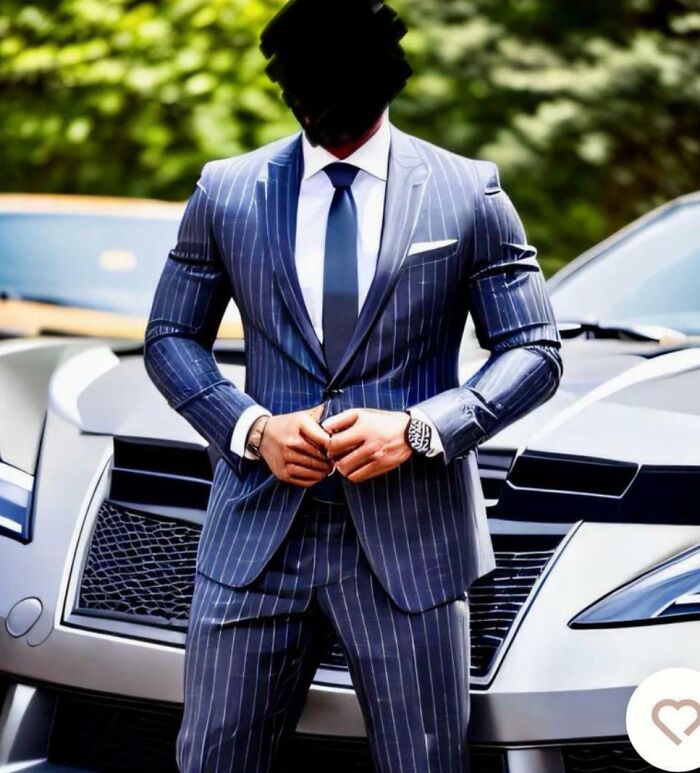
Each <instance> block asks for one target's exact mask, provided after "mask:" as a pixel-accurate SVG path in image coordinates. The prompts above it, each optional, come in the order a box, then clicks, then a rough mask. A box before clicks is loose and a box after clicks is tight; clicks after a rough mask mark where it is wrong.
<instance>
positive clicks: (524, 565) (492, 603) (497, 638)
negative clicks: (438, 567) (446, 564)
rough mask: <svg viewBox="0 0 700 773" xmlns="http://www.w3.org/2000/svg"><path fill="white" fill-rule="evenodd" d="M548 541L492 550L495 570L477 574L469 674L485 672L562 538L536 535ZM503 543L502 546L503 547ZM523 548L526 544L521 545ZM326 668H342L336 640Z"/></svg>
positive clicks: (514, 540) (473, 587)
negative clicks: (538, 547) (542, 544)
mask: <svg viewBox="0 0 700 773" xmlns="http://www.w3.org/2000/svg"><path fill="white" fill-rule="evenodd" d="M493 539H494V543H495V544H497V543H498V542H499V541H500V542H501V543H504V542H508V543H516V544H517V543H518V542H520V541H521V540H522V541H523V542H531V540H532V538H531V537H529V536H528V537H517V538H515V537H510V538H505V539H504V538H503V537H502V536H501V535H494V536H493ZM535 539H537V540H538V541H542V542H545V543H548V544H547V545H546V547H545V546H542V549H541V550H536V549H532V548H533V547H535V545H532V547H529V548H528V547H526V548H525V549H522V550H516V549H514V546H511V549H509V550H495V551H494V552H495V555H496V569H495V570H494V571H493V572H491V573H489V574H487V575H485V576H483V577H480V578H479V579H478V580H477V581H476V582H474V583H473V584H472V585H471V587H470V588H469V613H470V634H471V664H470V666H471V667H470V674H471V675H472V676H484V675H486V674H487V673H488V671H489V668H490V667H491V664H492V663H493V661H494V659H495V657H496V655H497V654H498V651H499V650H500V648H501V646H502V645H503V642H504V640H505V638H506V636H507V635H508V631H509V630H510V629H511V627H512V625H513V621H514V620H515V618H516V616H517V614H518V612H519V611H520V609H521V607H522V606H523V604H524V603H525V602H526V601H527V598H528V596H529V595H530V592H531V591H532V587H533V585H534V584H535V582H536V581H537V578H538V577H539V576H540V575H541V574H542V571H543V570H544V568H545V566H546V565H547V562H548V561H549V560H550V558H551V557H552V554H553V553H554V551H555V550H556V546H557V545H558V544H559V542H560V541H561V537H559V536H552V537H550V535H547V536H544V537H539V536H538V537H536V538H535ZM505 546H506V545H504V547H505ZM524 547H525V546H524ZM323 666H324V667H325V668H334V669H345V668H347V662H346V659H345V655H344V653H343V650H342V648H341V646H340V642H339V641H338V640H337V639H336V640H335V641H333V643H332V644H331V647H330V649H329V650H328V653H327V655H326V656H325V657H324V659H323Z"/></svg>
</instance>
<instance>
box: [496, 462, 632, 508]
mask: <svg viewBox="0 0 700 773" xmlns="http://www.w3.org/2000/svg"><path fill="white" fill-rule="evenodd" d="M637 469H638V468H637V465H636V464H629V463H626V462H618V461H615V460H612V459H608V460H606V459H592V458H588V457H583V456H577V457H572V456H558V455H554V454H538V453H536V452H534V451H526V452H525V453H523V454H521V455H520V456H519V457H518V458H517V460H516V462H515V464H514V465H513V470H512V472H511V474H510V477H509V481H510V483H512V484H513V485H514V486H517V487H518V488H532V489H546V490H549V491H565V492H577V493H581V494H598V495H602V496H613V497H621V496H622V495H623V494H624V492H625V490H626V489H627V487H628V486H629V485H630V483H631V482H632V480H633V479H634V476H635V475H636V474H637Z"/></svg>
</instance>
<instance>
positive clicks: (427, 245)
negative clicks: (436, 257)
mask: <svg viewBox="0 0 700 773" xmlns="http://www.w3.org/2000/svg"><path fill="white" fill-rule="evenodd" d="M456 243H457V239H443V240H442V241H440V242H413V244H412V245H411V247H410V248H409V250H408V257H410V256H411V255H416V254H418V253H419V252H427V251H428V250H437V249H438V248H439V247H447V246H449V245H450V244H456Z"/></svg>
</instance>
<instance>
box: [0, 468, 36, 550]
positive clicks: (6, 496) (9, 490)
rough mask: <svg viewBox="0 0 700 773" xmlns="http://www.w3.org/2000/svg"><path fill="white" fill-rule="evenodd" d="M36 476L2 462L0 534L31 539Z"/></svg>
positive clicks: (0, 469) (26, 539)
mask: <svg viewBox="0 0 700 773" xmlns="http://www.w3.org/2000/svg"><path fill="white" fill-rule="evenodd" d="M33 489H34V476H33V475H30V474H29V473H27V472H24V471H23V470H19V469H17V467H12V466H11V465H9V464H5V463H4V462H0V534H4V535H6V536H8V537H14V538H15V539H18V540H21V541H22V542H26V541H28V540H29V516H30V511H31V502H32V491H33Z"/></svg>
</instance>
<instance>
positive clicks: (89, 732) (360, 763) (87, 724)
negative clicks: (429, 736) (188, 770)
mask: <svg viewBox="0 0 700 773" xmlns="http://www.w3.org/2000/svg"><path fill="white" fill-rule="evenodd" d="M181 722H182V709H181V708H179V707H172V706H169V705H167V706H166V705H163V704H155V703H154V704H151V703H149V702H146V701H135V700H127V699H124V698H114V697H111V696H97V695H89V694H83V693H81V692H78V691H68V690H65V691H61V692H59V693H58V694H57V696H56V704H55V710H54V720H53V724H52V727H51V736H50V738H49V743H48V755H47V756H48V760H49V762H51V763H53V764H55V765H64V766H66V767H69V766H70V767H71V768H81V769H85V770H90V771H94V772H95V773H123V771H127V770H128V771H132V772H133V773H153V772H154V771H158V773H177V764H176V759H175V743H176V741H177V734H178V731H179V728H180V724H181ZM470 752H471V761H472V766H471V767H472V770H474V771H478V773H507V766H506V761H505V755H504V753H503V752H502V751H500V750H497V749H487V748H479V747H477V746H474V747H472V748H471V749H470ZM277 759H278V762H277V764H276V765H275V766H274V773H307V771H310V770H319V771H326V770H332V771H333V773H372V771H373V770H374V768H373V767H372V762H371V758H370V753H369V746H368V744H367V741H366V739H364V738H335V737H330V736H313V735H300V734H293V735H291V736H290V737H289V738H287V739H286V740H284V741H283V742H282V745H281V747H280V749H279V752H278V755H277Z"/></svg>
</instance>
